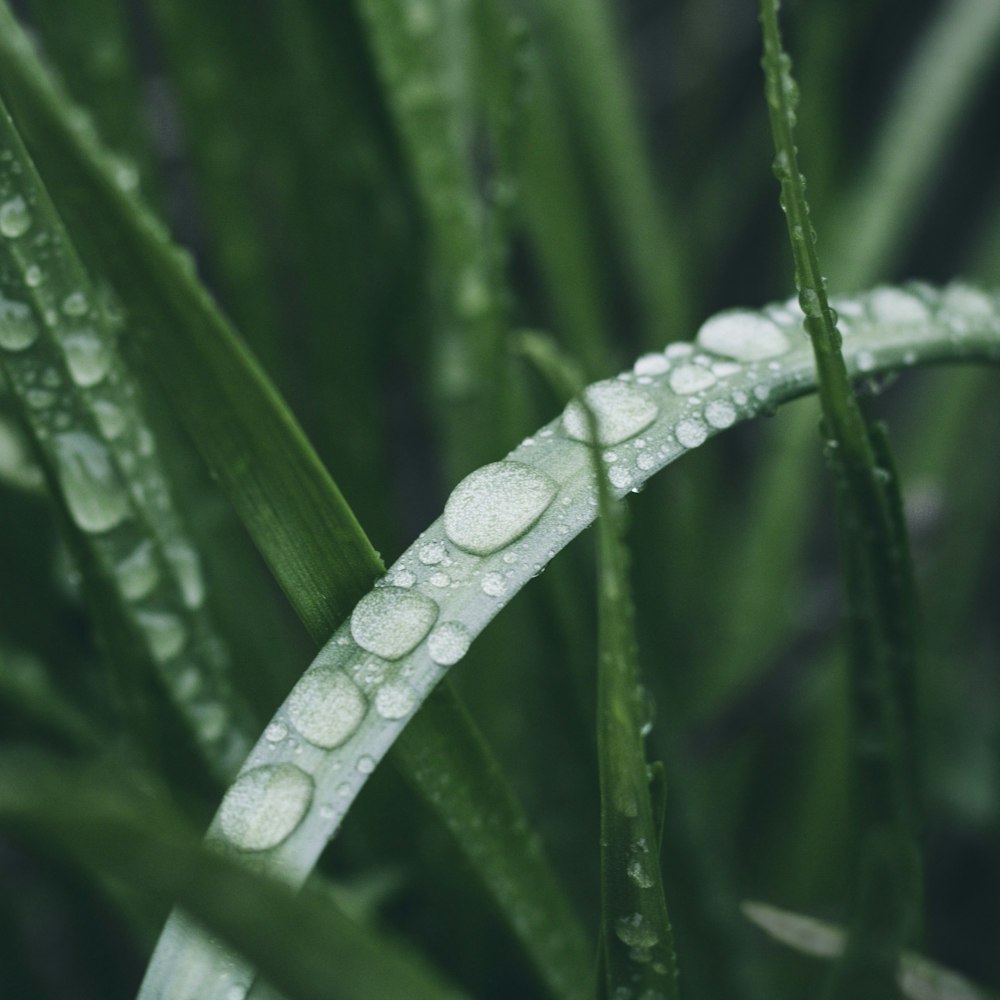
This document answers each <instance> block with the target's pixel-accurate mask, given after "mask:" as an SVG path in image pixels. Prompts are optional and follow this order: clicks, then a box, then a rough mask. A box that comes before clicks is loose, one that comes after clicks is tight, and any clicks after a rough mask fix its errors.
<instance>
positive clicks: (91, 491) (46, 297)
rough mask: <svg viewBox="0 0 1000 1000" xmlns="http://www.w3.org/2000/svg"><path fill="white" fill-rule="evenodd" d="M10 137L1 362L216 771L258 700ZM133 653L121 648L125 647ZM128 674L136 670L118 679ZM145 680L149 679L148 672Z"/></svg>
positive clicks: (65, 493)
mask: <svg viewBox="0 0 1000 1000" xmlns="http://www.w3.org/2000/svg"><path fill="white" fill-rule="evenodd" d="M0 135H2V140H3V144H4V146H5V149H6V150H7V156H6V160H5V162H4V164H3V166H2V168H0V205H2V208H0V213H3V214H0V235H2V237H3V238H2V240H0V293H2V295H3V296H4V297H3V299H2V304H3V316H2V318H0V324H2V327H0V329H2V333H0V366H2V368H3V371H4V373H5V374H6V377H7V382H8V384H9V386H10V389H11V392H12V393H13V394H14V396H15V397H16V399H17V401H18V405H19V408H20V411H21V416H22V418H23V420H24V424H25V426H26V427H27V428H28V429H29V430H30V432H31V434H32V438H33V444H34V447H35V449H36V450H37V453H38V455H39V459H40V460H41V461H42V462H43V464H44V468H45V472H46V477H47V480H48V483H49V486H50V488H51V489H52V490H53V491H55V493H56V495H57V496H58V497H59V499H60V503H61V504H62V505H63V507H64V509H65V511H66V512H67V514H68V517H67V518H64V519H61V522H62V525H63V527H64V528H65V529H66V530H67V531H68V532H69V533H70V534H71V536H72V538H71V539H70V541H71V544H72V546H73V548H74V549H75V551H76V554H77V556H78V557H79V558H81V560H82V562H81V567H82V569H83V571H84V573H85V574H86V575H87V577H88V579H89V580H90V592H91V595H92V596H93V597H94V599H95V600H97V599H98V598H97V597H96V594H97V593H98V592H103V593H105V594H106V595H108V596H109V598H110V600H111V602H112V604H111V605H108V606H107V607H106V608H104V609H95V613H96V614H99V616H101V617H103V618H104V620H105V626H106V627H105V630H104V635H105V639H106V641H108V642H109V643H111V642H113V640H112V639H111V638H110V636H111V635H112V634H117V632H118V628H117V627H114V626H112V627H110V628H109V627H107V626H108V622H109V620H114V619H118V620H119V621H120V622H121V623H122V625H123V626H124V628H125V629H126V630H127V631H128V632H130V633H132V635H133V637H134V640H135V641H137V642H138V648H139V649H140V650H142V652H143V655H144V656H145V658H146V663H147V667H148V668H149V669H151V670H153V671H155V673H156V675H157V676H158V677H159V679H160V681H161V682H162V684H163V685H164V687H165V688H166V690H167V691H168V693H169V694H170V698H171V700H172V702H173V703H174V705H175V706H176V708H177V710H178V711H179V712H180V714H181V715H182V716H183V718H184V720H185V722H186V724H187V725H188V726H189V728H190V729H191V732H192V734H193V736H194V738H195V740H196V741H197V743H198V745H199V747H200V749H201V750H202V752H203V753H204V754H205V755H206V758H207V760H208V763H209V764H210V766H211V767H212V768H213V770H214V771H215V773H216V774H217V776H218V777H220V778H222V779H223V780H227V779H228V778H229V777H231V775H232V774H233V773H235V770H236V769H237V767H238V766H239V762H240V760H241V759H242V758H243V756H244V755H245V753H246V751H247V749H248V747H249V741H250V732H249V728H250V727H249V724H248V715H247V710H246V708H245V706H244V705H243V703H242V702H241V700H240V699H239V698H237V697H236V695H235V693H234V691H233V688H232V684H231V680H230V678H229V676H228V664H227V663H226V661H225V653H224V647H221V648H220V647H219V645H218V642H217V641H215V634H214V628H213V626H212V624H211V622H210V620H209V619H208V617H207V613H206V610H205V608H204V602H205V585H204V581H203V579H202V576H201V570H200V566H199V557H198V554H197V552H196V551H195V550H194V548H193V547H192V545H191V543H190V541H189V539H188V537H187V535H186V533H185V531H184V528H183V526H182V524H181V521H180V517H179V515H178V513H177V511H176V509H175V507H174V506H173V501H172V498H171V494H170V491H169V487H168V484H167V479H166V474H165V472H164V470H163V468H162V467H161V465H160V463H159V461H158V459H157V456H156V450H155V449H156V441H155V439H154V438H153V436H152V433H151V431H150V429H149V427H148V425H147V423H146V421H145V419H144V416H143V413H142V408H141V404H140V401H139V399H138V397H137V396H136V394H135V389H134V386H133V385H132V383H131V380H130V376H129V374H128V372H127V371H126V370H125V368H124V366H123V363H122V360H121V358H120V356H119V354H118V350H117V345H116V335H115V330H114V328H113V326H112V323H111V321H110V320H109V319H108V315H107V310H106V306H105V304H104V303H103V302H102V301H101V298H100V296H99V295H98V293H97V291H96V290H95V289H94V287H93V286H92V285H91V283H90V281H89V279H88V277H87V274H86V272H85V271H84V269H83V266H82V264H81V262H80V260H79V259H78V257H77V256H76V252H75V249H74V247H73V245H72V243H71V242H70V241H69V238H68V236H67V234H66V232H65V230H64V229H63V227H62V223H61V221H60V219H59V217H58V215H57V214H56V212H55V209H54V208H53V206H52V204H51V202H50V201H49V198H48V194H47V192H46V191H45V189H44V188H43V187H42V185H41V182H40V181H39V179H38V177H37V175H36V174H35V171H34V166H33V164H32V162H31V160H30V159H29V158H28V156H27V153H26V151H25V149H24V147H23V145H22V143H21V141H20V138H19V136H18V134H17V132H16V131H15V129H14V126H13V123H12V122H11V120H10V118H9V116H8V115H7V114H6V110H5V109H4V108H3V107H2V106H0ZM128 656H129V651H128V650H126V649H119V652H118V657H117V658H118V659H119V660H126V659H127V658H128ZM121 681H122V684H123V686H125V687H126V688H127V687H129V686H131V684H132V683H133V681H132V680H131V679H129V678H127V677H123V678H121ZM140 683H141V682H140Z"/></svg>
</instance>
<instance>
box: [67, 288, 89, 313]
mask: <svg viewBox="0 0 1000 1000" xmlns="http://www.w3.org/2000/svg"><path fill="white" fill-rule="evenodd" d="M89 308H90V307H89V305H88V304H87V296H86V295H84V294H83V292H81V291H75V292H70V294H69V295H67V296H66V298H64V299H63V304H62V311H63V312H64V313H65V314H66V315H67V316H83V315H84V314H85V313H86V311H87V310H88V309H89Z"/></svg>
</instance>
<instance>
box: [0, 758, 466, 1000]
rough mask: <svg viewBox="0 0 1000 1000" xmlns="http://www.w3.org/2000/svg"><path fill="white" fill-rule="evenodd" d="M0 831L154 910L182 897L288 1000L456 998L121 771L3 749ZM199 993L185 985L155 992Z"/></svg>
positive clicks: (406, 956)
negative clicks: (253, 868)
mask: <svg viewBox="0 0 1000 1000" xmlns="http://www.w3.org/2000/svg"><path fill="white" fill-rule="evenodd" d="M0 824H2V825H3V826H4V827H5V828H6V829H7V830H8V831H14V832H15V834H17V833H20V834H21V835H23V836H27V837H29V838H30V841H31V842H33V841H35V840H38V839H40V840H41V841H42V842H44V843H47V844H52V845H54V846H57V847H58V848H59V849H60V850H61V851H62V852H65V853H66V854H67V855H68V856H69V857H71V858H73V860H74V861H75V862H76V863H77V864H79V865H81V866H82V867H83V868H85V869H87V870H89V871H91V872H93V873H95V874H97V875H99V876H103V877H105V878H112V879H114V880H116V881H119V882H121V883H124V884H125V885H127V886H129V887H130V891H132V892H136V891H138V892H139V893H140V894H141V895H143V896H145V897H147V898H148V899H150V900H151V901H152V902H154V903H156V904H158V905H160V906H165V905H167V904H169V903H170V902H172V901H173V900H180V901H181V903H182V904H183V905H184V906H185V909H186V910H187V911H188V912H189V913H191V914H192V916H194V917H195V918H196V919H197V920H199V921H201V922H203V924H204V925H205V926H206V927H208V928H210V929H211V930H212V931H213V932H215V933H217V934H219V935H220V937H221V938H222V939H223V940H225V941H226V942H227V943H229V944H231V945H233V946H235V947H237V948H239V949H240V950H241V951H245V952H246V953H248V954H250V955H252V956H253V958H254V960H255V961H256V962H257V963H258V964H259V965H260V967H261V968H262V970H263V971H264V972H265V974H266V975H267V977H268V978H269V979H270V980H271V981H272V982H273V983H274V984H275V985H276V986H278V987H280V988H281V989H282V990H283V991H284V992H285V994H286V995H287V996H288V997H289V1000H321V998H322V1000H329V998H344V1000H361V998H365V997H372V996H385V997H414V998H422V1000H444V998H446V997H447V998H457V997H460V996H462V994H461V992H460V991H458V990H456V989H454V988H453V987H451V986H449V985H448V984H447V983H446V982H445V981H444V980H443V979H442V978H441V977H440V976H439V974H438V973H437V972H436V971H435V970H433V969H432V968H430V967H429V966H428V965H427V963H426V962H425V961H424V960H422V959H420V958H418V957H417V956H415V955H413V954H411V953H409V952H407V951H406V950H405V949H404V948H402V947H401V946H400V945H398V944H397V943H396V942H393V941H392V940H391V939H389V938H386V937H384V936H382V935H378V934H376V933H375V932H373V931H372V930H371V929H369V928H366V927H363V926H361V925H359V924H356V923H354V922H353V921H351V920H349V919H348V918H346V917H345V916H343V915H342V914H341V913H340V912H338V910H337V909H335V908H334V907H333V906H332V905H331V902H330V900H329V899H328V898H323V897H320V896H318V895H316V894H313V893H309V892H307V893H305V894H303V895H302V896H294V895H293V894H292V893H291V892H290V891H289V890H288V888H287V887H286V886H283V885H281V884H280V883H278V882H275V881H273V880H270V879H265V878H261V877H257V876H254V875H253V874H251V873H249V872H248V871H247V870H246V867H245V865H243V864H241V863H240V862H239V861H238V859H237V858H236V857H233V856H232V855H229V856H226V855H225V854H222V855H220V854H218V853H216V852H210V851H207V850H205V849H204V848H203V847H202V846H201V845H200V844H199V838H198V836H197V834H196V833H195V832H194V831H193V830H191V829H190V828H189V827H187V826H186V825H185V824H184V823H182V822H181V820H180V819H179V817H178V816H177V815H176V814H175V813H174V812H173V811H172V809H171V808H170V807H169V806H168V805H167V804H166V802H165V800H164V799H163V798H162V797H157V796H156V795H154V794H151V793H150V792H149V790H148V787H147V788H145V789H143V788H142V787H141V786H140V785H139V784H138V783H137V782H136V781H135V779H134V777H132V776H129V775H128V773H127V772H123V771H120V770H115V769H113V768H97V767H93V766H91V767H81V766H79V765H76V764H70V763H68V762H66V761H64V760H62V759H60V758H54V757H47V756H41V755H38V754H27V753H17V752H16V751H10V750H8V751H5V752H4V753H3V754H2V755H0ZM203 995H204V994H202V993H200V992H199V991H198V987H197V985H196V981H195V980H194V979H191V980H189V981H188V982H187V983H185V982H182V981H181V982H177V983H175V984H174V988H173V989H172V991H171V992H170V993H169V994H163V997H164V1000H166V998H167V997H169V1000H196V998H200V997H202V996H203ZM229 996H232V994H229Z"/></svg>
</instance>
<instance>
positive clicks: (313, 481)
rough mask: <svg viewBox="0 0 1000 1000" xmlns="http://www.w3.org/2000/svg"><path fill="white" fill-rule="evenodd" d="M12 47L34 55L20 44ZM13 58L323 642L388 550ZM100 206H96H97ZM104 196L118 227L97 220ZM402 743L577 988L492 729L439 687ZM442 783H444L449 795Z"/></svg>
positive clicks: (277, 567) (518, 924)
mask: <svg viewBox="0 0 1000 1000" xmlns="http://www.w3.org/2000/svg"><path fill="white" fill-rule="evenodd" d="M0 13H2V8H0ZM9 37H11V36H6V35H5V36H4V38H5V39H7V38H9ZM0 45H3V40H0ZM11 51H12V52H20V53H21V55H22V57H23V56H26V55H27V53H26V51H25V50H23V49H20V48H18V47H17V45H14V46H13V49H12V50H11ZM12 68H18V69H20V70H22V71H23V73H22V74H18V75H17V77H16V79H17V81H18V82H19V83H20V84H22V85H23V89H19V90H18V93H19V94H20V95H21V96H22V98H24V100H25V102H26V106H27V102H28V101H29V100H33V101H36V102H37V103H36V104H31V105H30V107H32V108H33V109H35V110H36V111H38V112H39V114H42V113H47V122H48V126H49V128H50V129H51V130H50V131H47V132H46V133H45V138H46V139H47V140H48V141H50V142H53V143H54V144H55V145H54V147H50V148H57V149H60V150H61V151H63V152H64V153H65V154H66V155H67V156H71V157H73V158H74V159H75V160H76V161H77V166H78V167H79V168H80V173H82V174H83V175H84V176H87V177H88V178H89V182H90V183H91V184H92V185H93V188H92V190H93V192H94V194H95V200H94V201H93V202H88V203H87V204H86V205H85V206H84V208H85V210H86V211H87V212H88V213H93V214H88V215H87V216H86V218H87V221H88V222H89V223H90V224H91V225H92V227H94V228H95V229H98V230H102V231H101V233H100V234H96V233H95V235H98V236H99V238H101V239H103V240H107V241H108V242H107V244H106V245H105V244H102V246H103V247H104V249H105V250H106V252H107V253H108V254H113V253H117V254H118V257H117V261H118V263H117V267H116V268H114V270H115V271H116V274H115V276H116V278H117V279H118V280H120V281H122V282H124V283H125V285H124V287H126V288H128V289H129V291H130V293H131V294H134V295H135V296H136V298H135V299H134V301H133V300H129V301H128V302H127V304H128V305H129V306H130V307H132V308H133V309H134V310H135V312H136V313H137V314H138V315H140V316H142V317H144V318H145V319H146V322H147V324H148V325H149V326H150V328H151V330H150V337H149V338H148V342H149V345H150V351H151V353H152V356H153V359H154V360H155V361H156V362H157V363H158V371H159V373H160V375H161V376H162V379H163V381H164V383H165V385H166V386H167V389H168V392H169V394H170V395H171V398H172V399H173V401H174V404H175V406H176V408H177V411H178V413H179V415H180V416H181V418H182V419H183V420H184V422H185V423H186V424H187V425H188V427H189V428H190V429H191V430H192V436H193V437H194V440H195V443H196V444H197V445H198V447H199V448H200V449H201V451H202V454H203V457H204V458H205V460H206V462H207V464H208V465H209V467H210V468H212V469H213V470H214V471H216V472H217V474H218V475H219V478H220V480H221V481H222V485H223V487H224V489H225V490H226V493H227V494H228V495H229V496H230V498H231V499H232V501H233V503H234V506H235V507H236V508H237V511H238V513H239V515H240V517H241V519H242V520H243V522H244V524H245V525H246V526H247V528H248V530H249V531H250V534H251V536H252V537H253V539H254V541H255V542H256V543H257V544H258V547H259V548H260V549H261V551H262V553H263V554H264V555H265V558H267V559H268V561H269V562H270V564H271V568H272V571H273V572H274V574H275V577H276V579H277V580H278V582H279V583H280V584H281V585H282V586H283V588H284V590H285V592H286V594H287V595H288V597H289V599H290V601H291V603H292V604H293V606H294V607H295V609H296V611H297V613H298V615H299V617H300V618H301V619H302V620H303V622H304V623H305V624H306V627H307V629H308V630H309V632H310V634H311V635H312V636H313V638H314V640H315V641H316V642H317V644H319V643H322V642H323V641H325V640H326V639H327V638H328V637H329V636H330V633H331V632H332V630H333V629H334V627H335V626H336V625H337V624H339V623H340V622H341V621H342V620H343V618H344V617H345V616H346V613H347V612H346V609H345V608H344V607H343V601H345V600H347V599H348V598H350V599H351V600H352V601H353V600H356V598H357V597H358V596H360V594H361V593H363V592H364V590H365V589H366V588H368V587H370V586H371V584H372V583H373V582H374V580H375V579H376V578H377V576H378V575H379V574H380V572H381V569H382V564H381V561H380V560H379V559H378V556H377V555H376V554H375V552H374V550H373V549H372V548H371V545H370V543H369V542H368V540H367V538H366V537H365V536H364V534H363V533H362V531H361V529H360V527H359V526H358V524H357V522H356V521H355V519H354V517H353V514H351V512H350V510H349V509H348V508H347V505H346V503H344V501H343V499H342V498H341V496H340V494H339V492H337V490H336V487H335V486H334V485H333V483H332V481H331V480H330V478H329V476H328V475H327V474H326V472H325V470H323V468H322V466H321V465H320V464H319V462H318V460H317V459H316V457H315V454H314V453H313V452H312V450H311V449H310V448H309V446H308V444H307V443H306V441H305V439H304V437H303V436H302V435H301V432H300V431H299V429H298V427H297V425H296V424H295V423H294V420H293V418H292V416H291V414H290V413H289V412H288V411H287V410H286V409H285V408H284V406H283V405H282V403H281V402H280V400H279V398H278V397H277V395H276V393H275V392H274V390H273V389H272V387H271V386H270V383H269V382H267V380H266V378H265V377H264V376H263V374H262V373H261V372H260V370H259V368H258V367H257V366H256V364H255V363H254V362H253V360H252V358H251V356H250V355H249V354H248V353H247V352H246V351H245V350H244V349H243V348H242V347H241V346H240V344H239V342H238V341H237V339H236V337H235V335H234V334H233V333H232V332H231V331H230V330H229V328H228V327H227V326H226V325H225V322H224V320H223V319H222V318H221V316H220V315H219V314H218V313H217V312H216V311H215V310H214V308H213V307H212V305H211V303H210V300H209V299H208V297H207V295H206V293H205V292H204V291H203V290H202V289H201V287H200V286H199V285H198V284H197V282H196V281H195V279H194V278H193V276H192V275H191V274H190V273H189V272H187V270H186V269H185V268H184V267H183V265H182V264H181V263H179V260H178V258H177V257H176V255H175V254H174V252H173V251H171V250H169V249H168V248H167V247H166V246H165V245H164V244H163V243H162V242H161V241H159V240H157V239H156V238H155V237H153V236H152V235H151V225H152V224H151V223H149V221H148V220H147V218H146V216H145V215H144V214H142V212H141V210H139V209H138V208H137V206H136V205H130V204H128V203H127V202H126V201H124V200H122V199H121V198H120V197H119V195H120V192H118V193H116V194H111V193H109V186H108V181H107V178H106V177H105V176H104V174H103V171H102V164H101V160H100V156H99V154H98V152H97V151H96V150H95V149H94V148H87V147H86V146H85V145H84V146H83V147H82V148H81V146H79V145H78V144H77V143H76V142H74V141H73V139H72V137H71V136H69V135H67V134H66V133H65V132H64V131H62V130H60V128H59V122H60V119H59V117H58V113H57V111H56V110H55V109H56V104H55V102H53V101H52V100H51V94H50V92H49V90H48V89H47V87H46V85H45V81H44V79H43V78H42V77H40V76H38V75H37V73H36V71H35V70H34V65H33V63H31V62H30V60H29V61H26V62H25V64H24V65H23V66H22V65H20V64H17V65H16V66H15V65H14V60H13V59H12V60H11V61H10V62H8V63H3V62H2V61H0V75H2V74H4V70H5V69H6V70H8V71H9V70H10V69H12ZM5 79H7V80H9V75H8V76H7V77H5ZM95 206H100V207H99V208H97V209H96V212H95ZM105 209H107V210H109V211H110V212H111V213H112V214H114V215H115V217H116V218H117V219H118V220H119V221H120V223H121V226H122V229H121V230H119V229H115V230H113V231H112V230H110V229H107V228H106V226H102V222H103V221H104V220H102V219H101V218H100V216H101V215H102V214H103V212H104V210H105ZM122 233H126V234H128V235H127V236H122ZM114 234H118V235H114ZM119 238H124V239H125V241H126V243H128V242H129V240H134V243H131V244H130V245H131V246H132V248H133V251H134V252H133V254H132V255H130V256H129V257H128V258H126V257H122V256H121V253H120V247H119V249H118V251H116V250H114V249H113V247H112V243H113V242H114V241H115V240H117V239H119ZM133 267H134V268H135V270H134V271H133ZM130 276H131V277H133V278H134V280H133V281H131V282H129V280H128V279H129V277H130ZM174 281H176V282H178V284H174V283H173V282H174ZM151 300H152V301H155V302H156V303H158V304H160V306H161V307H162V308H161V309H160V310H159V311H158V312H157V313H155V314H154V313H151V312H150V311H149V309H150V301H151ZM220 400H223V401H224V403H225V404H227V405H222V404H220ZM341 544H342V547H341ZM352 594H353V595H354V596H353V597H350V595H352ZM432 720H433V721H432ZM421 742H424V743H426V746H425V747H423V748H421V747H420V743H421ZM449 745H450V749H448V747H449ZM407 747H408V749H406V748H404V750H403V752H402V753H400V754H399V755H397V757H398V762H399V764H400V766H401V768H402V770H403V772H404V774H405V775H406V776H407V777H408V778H409V779H410V780H411V781H413V783H414V784H415V785H416V786H417V788H418V789H419V790H420V791H421V793H422V794H423V795H424V796H425V798H426V799H427V801H428V802H429V803H430V804H431V805H432V807H434V809H435V810H436V811H437V812H438V813H439V814H440V815H441V816H442V818H443V820H444V822H445V823H446V824H447V825H448V826H449V828H451V829H452V831H453V832H455V833H456V835H457V836H458V842H459V845H460V847H461V848H462V849H463V850H464V851H465V852H466V853H467V854H468V855H469V857H470V859H471V860H472V861H473V862H474V863H476V865H477V869H478V870H479V871H480V873H481V876H482V878H483V880H484V883H485V884H486V886H487V887H488V888H489V890H490V891H491V893H492V895H493V896H494V898H495V899H496V900H497V902H498V904H499V906H500V908H501V912H502V913H503V914H504V916H505V918H506V919H507V920H508V921H509V922H510V923H511V926H512V928H513V930H514V932H515V935H516V936H517V937H518V939H519V940H520V941H521V942H522V944H523V945H524V947H525V949H526V951H527V953H528V955H529V957H530V959H531V960H532V962H533V964H534V965H535V966H536V968H537V969H538V971H539V973H540V975H541V976H542V978H543V979H544V980H545V981H546V982H548V983H549V986H550V988H551V989H552V990H553V991H554V993H555V994H556V995H569V994H571V993H573V992H574V991H577V992H578V991H579V989H580V985H579V984H580V983H581V982H584V981H586V980H587V977H588V973H587V971H586V970H587V964H588V960H587V958H586V945H585V943H584V938H583V935H582V932H581V931H580V929H579V927H578V923H577V920H576V918H575V916H574V914H573V912H572V909H571V907H570V906H569V904H568V903H567V902H566V901H565V899H564V896H563V894H562V892H561V891H560V890H559V889H558V887H557V884H556V880H555V878H554V876H553V875H552V873H551V872H550V871H549V869H548V866H547V864H546V863H545V861H544V859H543V858H542V855H541V852H540V851H539V849H538V847H537V845H536V844H535V843H534V842H533V840H532V837H531V835H530V832H529V830H528V828H527V824H526V822H525V820H524V817H523V814H522V812H521V809H520V807H519V805H518V804H517V801H516V799H515V797H514V796H513V793H512V792H511V791H510V789H509V788H508V787H507V786H506V785H505V784H504V783H501V782H500V781H499V771H498V768H497V766H496V764H495V763H494V762H493V761H492V759H491V757H490V754H489V752H488V750H487V748H486V745H485V743H484V741H483V740H482V738H481V737H480V736H479V734H478V733H477V732H476V731H475V729H474V727H473V725H472V723H471V720H470V719H469V718H468V716H467V715H466V714H465V713H464V712H462V711H460V710H459V708H458V706H457V701H456V700H455V699H454V698H453V697H451V698H445V697H444V696H442V698H441V699H440V701H439V702H438V704H436V705H435V706H434V712H433V714H432V715H429V716H428V718H427V719H426V720H424V719H423V718H420V719H417V720H416V722H415V730H414V733H413V735H412V738H411V739H410V740H409V741H408V743H407ZM452 760H455V761H457V762H460V763H455V764H451V763H450V762H451V761H452ZM429 761H431V762H433V763H434V767H433V768H430V767H428V766H427V764H428V762H429ZM445 779H447V781H445ZM443 783H444V784H449V785H450V791H449V792H448V793H447V794H444V793H443V792H442V788H441V786H442V784H443ZM453 807H454V808H453Z"/></svg>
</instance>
